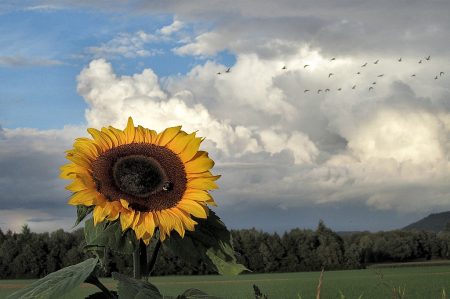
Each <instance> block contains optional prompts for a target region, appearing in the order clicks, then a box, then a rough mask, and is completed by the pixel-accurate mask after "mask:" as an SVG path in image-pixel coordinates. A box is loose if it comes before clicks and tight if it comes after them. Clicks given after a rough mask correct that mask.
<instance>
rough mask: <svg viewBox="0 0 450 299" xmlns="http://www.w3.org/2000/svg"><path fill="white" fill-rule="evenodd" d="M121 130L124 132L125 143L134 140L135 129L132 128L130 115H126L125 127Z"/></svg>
mask: <svg viewBox="0 0 450 299" xmlns="http://www.w3.org/2000/svg"><path fill="white" fill-rule="evenodd" d="M123 132H124V133H125V137H126V140H127V143H132V142H133V141H134V135H135V133H136V130H135V128H134V124H133V119H132V118H131V117H128V122H127V127H126V128H125V130H124V131H123Z"/></svg>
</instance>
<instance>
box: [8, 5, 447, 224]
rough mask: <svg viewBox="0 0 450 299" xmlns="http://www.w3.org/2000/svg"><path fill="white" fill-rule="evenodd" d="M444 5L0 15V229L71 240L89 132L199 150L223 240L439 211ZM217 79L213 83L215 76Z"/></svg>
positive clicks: (59, 8) (70, 8)
mask: <svg viewBox="0 0 450 299" xmlns="http://www.w3.org/2000/svg"><path fill="white" fill-rule="evenodd" d="M448 11H450V2H449V1H447V0H432V1H416V0H399V1H388V0H380V1H370V0H359V1H356V0H342V1H334V0H317V1H309V0H284V1H276V2H274V1H269V0H259V1H247V0H243V1H218V0H214V1H210V0H208V1H206V0H194V1H118V0H116V1H114V0H113V1H99V0H91V1H69V0H65V1H51V0H42V1H38V0H37V1H33V0H29V1H20V4H18V3H17V1H8V0H7V1H2V3H0V169H2V170H3V171H1V172H0V228H1V229H2V230H3V231H5V230H7V229H11V230H15V231H17V230H20V228H21V226H22V225H24V224H28V225H29V227H30V228H31V229H32V230H33V231H39V232H40V231H52V230H55V229H57V228H63V229H65V230H71V229H72V227H73V223H74V220H75V216H76V211H75V208H74V207H72V206H69V205H68V204H67V200H68V198H69V197H70V193H69V192H68V191H67V190H65V189H64V187H65V186H66V185H67V184H68V182H67V181H63V180H61V179H59V178H58V175H59V167H60V166H61V165H63V164H65V163H66V160H65V153H64V151H65V150H68V149H70V148H72V144H73V141H74V139H75V138H77V137H82V136H86V137H87V136H88V134H87V132H86V129H87V128H89V127H94V128H101V127H102V126H108V125H112V126H115V127H117V128H124V126H125V124H126V120H127V118H128V117H129V116H132V117H133V119H134V122H135V124H136V125H142V126H145V127H148V128H151V129H154V130H157V131H161V130H163V129H164V128H166V127H168V126H174V125H182V126H183V130H185V131H187V132H192V131H197V130H198V135H200V136H203V137H206V139H205V141H204V142H203V143H202V149H203V150H206V151H208V152H209V153H210V156H211V157H212V158H213V159H214V160H215V162H216V165H215V167H214V169H213V173H215V174H221V175H222V177H221V178H220V180H219V181H218V184H219V187H220V189H219V190H215V191H213V192H212V195H213V196H214V198H215V200H216V202H217V204H218V207H217V208H214V209H215V211H216V212H217V214H218V215H219V216H220V217H221V218H222V219H223V220H224V222H225V223H226V225H227V226H228V227H229V228H252V227H255V228H257V229H261V230H264V231H268V232H274V231H277V232H280V233H281V232H283V231H285V230H289V229H292V228H296V227H299V228H315V227H316V226H317V224H318V222H319V220H321V219H322V220H323V221H324V222H325V224H326V225H327V226H329V227H330V228H332V229H334V230H337V231H352V230H369V231H379V230H391V229H398V228H401V227H404V226H406V225H408V224H410V223H411V222H414V221H417V220H418V219H420V218H421V217H424V216H426V215H428V214H430V213H435V212H441V211H448V210H450V163H449V157H450V138H449V137H450V42H449V40H448V36H449V33H450V19H449V18H448ZM228 69H229V71H228V72H227V70H228Z"/></svg>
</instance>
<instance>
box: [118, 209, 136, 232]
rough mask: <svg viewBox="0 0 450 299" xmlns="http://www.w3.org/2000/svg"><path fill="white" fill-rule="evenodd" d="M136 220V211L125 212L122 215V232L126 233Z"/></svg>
mask: <svg viewBox="0 0 450 299" xmlns="http://www.w3.org/2000/svg"><path fill="white" fill-rule="evenodd" d="M133 220H134V211H133V210H131V211H128V210H124V211H122V213H120V225H121V226H122V231H125V230H126V229H127V228H129V227H130V226H131V223H132V222H133Z"/></svg>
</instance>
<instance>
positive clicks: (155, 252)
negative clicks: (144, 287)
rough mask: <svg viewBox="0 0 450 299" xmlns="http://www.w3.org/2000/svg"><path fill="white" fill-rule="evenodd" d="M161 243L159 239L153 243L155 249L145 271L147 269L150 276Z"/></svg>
mask: <svg viewBox="0 0 450 299" xmlns="http://www.w3.org/2000/svg"><path fill="white" fill-rule="evenodd" d="M161 244H162V243H161V240H160V239H158V242H156V245H155V250H153V254H152V257H151V259H150V262H149V263H148V266H147V271H148V272H147V276H150V275H151V274H152V271H153V268H154V267H155V264H156V259H157V258H158V252H159V249H160V248H161Z"/></svg>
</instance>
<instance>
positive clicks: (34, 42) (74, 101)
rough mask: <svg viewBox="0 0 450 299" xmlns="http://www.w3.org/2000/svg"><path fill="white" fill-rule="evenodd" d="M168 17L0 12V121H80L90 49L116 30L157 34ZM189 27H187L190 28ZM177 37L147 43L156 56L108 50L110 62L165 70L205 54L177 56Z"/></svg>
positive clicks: (41, 124)
mask: <svg viewBox="0 0 450 299" xmlns="http://www.w3.org/2000/svg"><path fill="white" fill-rule="evenodd" d="M173 20H174V15H170V14H160V15H151V16H148V15H138V14H132V15H130V14H127V13H124V12H117V13H113V12H102V11H90V10H83V9H65V8H62V9H33V10H32V9H18V10H12V11H9V12H4V13H3V14H2V18H1V19H0V34H1V37H0V46H1V48H2V50H1V57H2V60H1V62H0V78H1V80H0V82H1V83H0V89H1V93H0V105H2V107H4V109H2V111H1V114H0V123H2V125H3V126H5V127H8V128H17V127H32V128H38V129H56V128H62V127H63V126H64V125H67V124H73V125H78V124H82V123H83V122H84V115H83V113H84V109H86V107H87V106H86V104H85V103H84V101H83V99H82V98H81V97H80V96H79V95H78V94H77V92H76V86H75V78H76V76H77V75H78V74H79V72H80V71H81V69H82V68H83V67H84V66H85V65H86V64H87V63H88V62H89V61H90V60H91V59H93V58H95V57H96V55H95V54H93V53H90V52H89V50H88V49H89V48H90V47H94V46H98V45H101V44H104V43H107V42H108V41H110V40H112V39H114V38H115V37H116V36H117V35H119V34H128V33H129V34H133V33H136V32H138V31H144V32H147V33H154V32H155V31H157V30H158V29H160V28H163V27H164V26H168V25H170V24H172V22H173ZM192 30H193V28H190V27H185V28H184V31H186V32H189V33H190V32H192ZM177 43H179V41H177V40H167V41H158V42H150V43H148V44H146V45H145V47H146V48H153V47H154V49H155V50H157V51H158V52H157V53H155V54H154V55H150V56H137V57H126V59H125V58H124V57H121V56H120V55H112V54H111V56H110V57H111V58H112V59H111V63H112V64H113V65H114V66H115V67H117V69H118V71H119V72H120V74H123V75H129V74H133V73H136V72H140V71H142V69H144V68H151V69H152V70H153V71H154V72H155V73H156V74H157V75H158V76H160V77H165V76H170V75H176V74H184V73H186V72H187V71H188V70H189V69H190V68H191V67H192V66H193V65H195V64H199V63H202V61H204V59H203V58H199V57H192V56H180V55H175V54H174V53H173V52H172V51H171V49H172V48H173V47H174V46H175V45H177ZM214 60H215V61H218V62H221V63H224V64H229V65H231V64H232V63H233V61H234V56H233V55H232V54H230V53H227V52H226V51H223V52H221V53H217V55H215V56H214ZM19 61H21V63H19ZM20 86H26V88H18V87H20ZM48 115H52V117H51V118H49V117H48Z"/></svg>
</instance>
